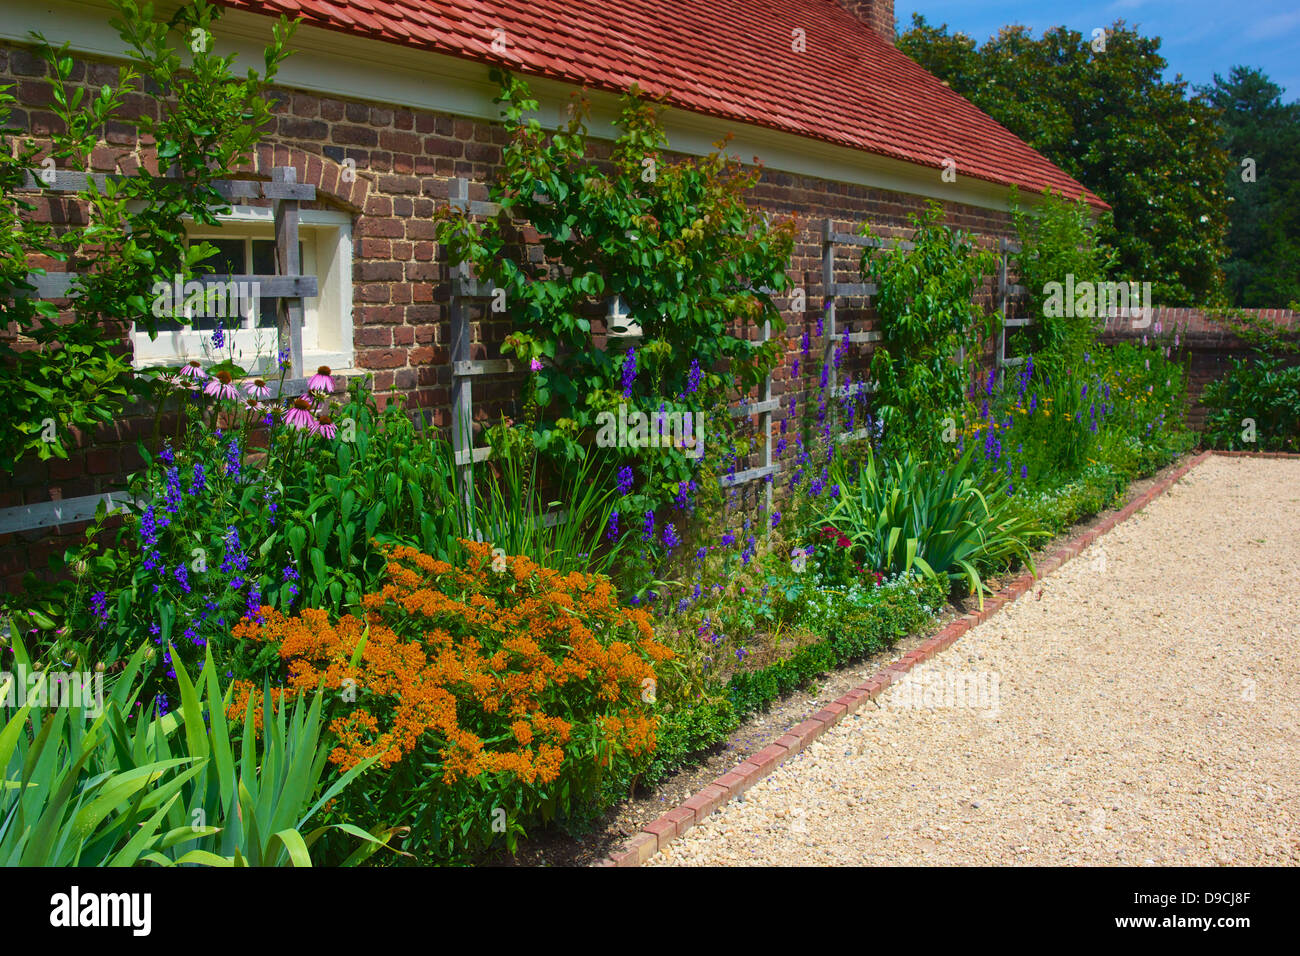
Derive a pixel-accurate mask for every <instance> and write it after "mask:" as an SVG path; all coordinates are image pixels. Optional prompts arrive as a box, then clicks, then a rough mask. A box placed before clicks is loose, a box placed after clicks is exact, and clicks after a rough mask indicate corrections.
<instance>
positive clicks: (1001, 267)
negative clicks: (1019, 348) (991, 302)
mask: <svg viewBox="0 0 1300 956" xmlns="http://www.w3.org/2000/svg"><path fill="white" fill-rule="evenodd" d="M1020 248H1021V247H1020V243H1018V242H1014V241H1012V240H1010V239H1008V238H1007V237H1006V236H1003V237H1002V238H1001V239H999V240H998V311H999V312H1000V313H1001V314H1002V327H1001V328H1000V329H999V330H998V344H997V351H996V352H995V353H994V360H995V361H996V362H997V369H998V376H999V377H1001V376H1003V375H1004V374H1005V370H1006V369H1008V368H1011V367H1014V366H1017V365H1023V364H1025V357H1024V356H1023V355H1020V356H1016V357H1015V358H1007V329H1008V328H1013V329H1014V328H1023V327H1024V326H1026V325H1029V324H1031V323H1032V322H1033V320H1032V319H1030V318H1018V319H1011V318H1008V317H1007V302H1008V300H1009V299H1010V298H1011V296H1013V295H1023V294H1024V293H1025V292H1027V291H1029V290H1028V289H1026V288H1025V287H1024V286H1023V285H1012V284H1010V283H1009V282H1007V261H1008V259H1009V258H1010V254H1011V253H1013V252H1019V251H1020Z"/></svg>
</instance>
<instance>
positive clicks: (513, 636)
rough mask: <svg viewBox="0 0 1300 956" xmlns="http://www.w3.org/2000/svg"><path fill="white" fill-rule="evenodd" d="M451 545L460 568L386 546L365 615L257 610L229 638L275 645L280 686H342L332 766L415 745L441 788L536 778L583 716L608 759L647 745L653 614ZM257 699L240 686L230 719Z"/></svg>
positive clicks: (544, 779) (654, 656)
mask: <svg viewBox="0 0 1300 956" xmlns="http://www.w3.org/2000/svg"><path fill="white" fill-rule="evenodd" d="M460 544H461V546H462V547H463V548H464V549H465V552H466V553H467V555H468V558H467V560H466V562H465V566H464V567H456V566H453V565H451V564H448V563H446V562H444V561H438V560H435V559H434V558H432V557H430V556H429V555H426V554H421V553H420V552H418V551H416V550H415V549H413V548H407V547H397V548H388V549H386V556H387V558H388V568H387V583H385V584H384V585H383V586H382V588H381V589H380V590H379V591H377V592H375V593H372V594H368V595H366V596H365V597H364V598H363V599H362V608H363V611H364V618H362V617H354V616H350V615H349V616H344V617H341V618H339V619H338V620H337V621H331V620H330V619H329V615H328V614H326V613H325V612H324V611H319V610H311V609H307V610H304V611H303V612H302V613H301V614H299V615H295V616H293V617H286V616H284V615H283V614H280V613H279V612H277V611H275V610H274V609H272V608H270V607H264V608H262V622H261V623H257V622H254V621H249V620H245V621H242V622H241V623H240V624H239V625H238V626H237V627H236V628H235V631H234V634H235V636H236V637H237V638H240V639H242V640H250V641H267V642H272V643H274V644H276V645H278V649H279V654H280V656H281V658H283V659H284V660H285V661H286V662H287V666H288V679H287V681H286V687H285V690H286V691H288V692H291V693H297V692H298V691H301V690H306V691H311V690H314V689H315V688H316V687H318V686H319V685H320V683H321V681H322V680H323V681H324V684H325V686H326V687H327V688H333V689H337V690H339V691H341V692H342V693H341V697H342V700H343V702H344V703H342V704H341V705H340V706H341V707H343V708H344V709H345V710H346V713H345V714H344V715H343V716H340V717H337V718H336V719H335V720H334V721H333V722H332V724H331V729H332V730H333V731H334V733H335V735H336V736H337V737H338V745H337V746H336V747H335V749H334V750H333V751H332V752H331V754H330V760H331V761H332V762H333V763H335V764H337V765H338V766H339V767H341V768H343V769H347V768H349V767H352V766H354V765H355V764H356V763H357V762H359V761H361V760H363V759H365V758H367V757H369V756H371V755H373V754H377V755H378V756H379V759H378V761H377V762H378V764H379V765H380V766H384V767H389V766H392V765H393V764H395V763H397V762H398V761H399V760H401V759H402V758H403V757H405V756H406V755H407V754H409V753H411V752H413V751H415V750H417V749H422V750H423V751H424V752H425V753H426V754H430V753H433V752H436V753H437V754H438V755H439V757H440V758H441V767H442V775H443V780H444V781H445V782H446V783H449V784H450V783H454V782H456V781H457V780H461V779H465V778H470V777H474V776H477V775H479V774H482V773H502V774H510V775H513V776H514V777H515V778H516V779H518V780H519V781H522V782H524V783H530V784H531V783H535V782H536V783H543V784H545V783H550V782H552V781H554V780H555V779H556V778H557V777H558V776H559V773H560V770H561V767H562V765H563V763H564V760H565V745H566V744H569V743H570V741H571V740H572V739H573V738H574V736H575V727H576V726H579V725H580V726H581V727H583V728H584V731H583V734H584V739H585V738H586V736H590V737H592V738H593V739H594V738H598V739H599V741H600V742H601V746H600V747H598V748H597V750H598V752H599V753H600V754H601V756H598V758H597V759H598V760H599V761H600V763H602V764H607V763H608V762H609V760H610V759H611V757H612V755H613V754H614V753H616V752H621V753H623V754H625V755H627V756H630V757H635V756H638V755H641V754H644V753H648V752H649V751H651V750H653V749H654V746H655V718H654V717H653V715H652V714H651V713H650V712H649V706H648V704H646V703H645V701H646V700H650V699H653V695H652V694H651V695H647V694H646V693H645V691H646V688H647V687H652V686H653V684H654V681H655V671H654V665H655V663H657V662H659V661H663V660H667V659H668V658H670V657H672V651H671V650H669V649H668V648H667V647H665V646H663V645H662V644H660V643H658V642H657V641H655V639H654V631H653V628H652V627H651V622H650V617H649V615H648V614H647V613H646V612H645V611H644V610H641V609H631V608H623V607H620V606H619V604H618V601H617V600H616V597H615V593H614V589H613V587H612V586H611V584H610V583H609V581H608V580H606V579H603V578H596V577H591V576H588V575H584V574H581V573H578V572H573V573H570V574H567V575H561V574H559V573H558V572H556V571H552V570H550V569H548V568H543V567H541V566H539V565H538V564H536V563H535V562H533V561H531V560H529V559H528V558H524V557H511V558H506V559H505V566H504V568H503V569H502V570H494V568H493V564H494V561H493V555H492V548H491V546H490V545H486V544H481V543H478V542H474V541H464V540H462V541H461V542H460ZM496 566H497V568H501V564H500V563H499V559H498V562H497V565H496ZM257 693H259V692H258V690H257V689H256V688H255V687H253V686H251V685H249V684H246V683H240V684H237V685H236V693H235V695H234V699H233V700H232V703H231V713H232V715H234V714H235V713H236V711H237V712H238V714H239V715H241V716H242V714H243V712H244V708H245V707H246V706H247V701H248V698H249V695H250V694H257ZM258 719H259V720H260V713H259V717H258Z"/></svg>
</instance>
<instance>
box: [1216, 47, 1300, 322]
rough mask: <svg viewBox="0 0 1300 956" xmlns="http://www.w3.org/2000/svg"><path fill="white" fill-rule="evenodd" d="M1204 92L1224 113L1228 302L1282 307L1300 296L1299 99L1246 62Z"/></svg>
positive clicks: (1223, 143)
mask: <svg viewBox="0 0 1300 956" xmlns="http://www.w3.org/2000/svg"><path fill="white" fill-rule="evenodd" d="M1201 92H1202V93H1203V94H1204V95H1205V96H1206V98H1207V99H1208V100H1209V101H1210V102H1211V103H1213V104H1214V105H1215V106H1216V107H1217V108H1218V109H1220V110H1221V111H1222V113H1223V139H1222V146H1223V149H1224V151H1225V152H1226V153H1227V155H1228V164H1227V173H1226V184H1227V191H1228V196H1229V197H1230V199H1231V205H1230V206H1229V207H1228V211H1229V218H1230V225H1229V229H1228V252H1229V255H1228V260H1227V262H1226V263H1225V265H1224V272H1225V273H1226V276H1227V288H1228V296H1229V300H1230V301H1231V302H1232V304H1233V305H1237V306H1248V307H1258V308H1278V307H1280V306H1281V305H1282V304H1283V303H1285V302H1290V301H1292V300H1293V299H1296V298H1300V267H1298V266H1297V265H1296V263H1297V262H1300V100H1297V101H1293V102H1291V103H1285V104H1284V103H1283V102H1282V92H1283V91H1282V88H1281V87H1279V86H1278V85H1277V84H1275V83H1273V82H1271V81H1270V80H1269V79H1268V77H1267V76H1265V75H1264V73H1263V72H1261V71H1260V70H1257V69H1252V68H1250V67H1245V66H1234V67H1233V68H1232V72H1231V73H1230V74H1229V75H1228V78H1227V79H1226V80H1225V79H1224V78H1223V77H1221V76H1219V75H1218V74H1217V73H1216V74H1215V75H1214V82H1213V84H1211V85H1210V86H1207V87H1204V88H1203V89H1202V91H1201Z"/></svg>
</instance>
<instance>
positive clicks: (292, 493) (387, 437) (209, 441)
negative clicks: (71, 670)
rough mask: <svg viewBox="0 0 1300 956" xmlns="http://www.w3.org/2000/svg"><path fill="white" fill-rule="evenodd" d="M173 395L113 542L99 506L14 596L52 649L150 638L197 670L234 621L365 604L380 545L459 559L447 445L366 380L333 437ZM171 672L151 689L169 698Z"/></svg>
mask: <svg viewBox="0 0 1300 956" xmlns="http://www.w3.org/2000/svg"><path fill="white" fill-rule="evenodd" d="M179 402H180V410H181V413H182V426H181V433H180V439H179V441H178V442H177V443H176V444H175V445H173V444H172V443H171V442H170V441H169V442H168V443H167V444H165V445H164V446H163V448H162V449H161V451H160V452H159V454H157V455H152V454H150V453H149V452H148V451H147V450H146V449H144V448H143V446H142V447H141V454H142V455H143V457H144V459H145V468H144V469H143V470H142V471H141V472H139V473H137V474H135V475H133V476H131V479H130V482H129V489H130V492H131V496H132V499H133V501H134V502H135V504H134V506H133V514H132V515H130V516H129V518H128V520H127V521H126V522H125V523H124V524H123V525H122V526H121V527H120V529H119V530H118V532H117V535H116V538H115V540H114V541H113V543H111V544H105V543H104V542H103V541H102V540H101V536H100V534H99V532H100V531H101V530H102V528H103V522H104V521H105V519H106V515H105V514H104V513H103V512H102V510H101V512H100V514H99V516H98V518H97V520H96V522H95V523H94V524H92V525H91V527H90V528H88V529H87V532H86V542H85V544H84V545H83V546H82V547H80V548H77V549H73V550H71V551H69V552H68V554H67V555H66V557H65V560H64V562H63V567H64V569H65V570H70V571H71V572H72V574H71V575H70V576H69V577H68V578H66V579H64V580H62V581H61V582H60V583H59V584H58V585H56V586H55V587H54V588H53V589H51V588H49V587H42V586H41V585H40V584H39V583H38V582H37V581H35V580H34V579H31V580H30V581H29V584H28V586H27V588H26V593H25V594H22V595H15V596H14V598H13V599H11V600H10V601H8V602H6V603H9V604H10V605H11V606H13V607H14V609H15V610H16V611H19V612H25V611H26V610H29V609H32V608H35V609H38V610H40V611H41V613H42V615H43V621H44V624H48V627H46V628H45V630H46V634H45V640H46V641H48V642H49V643H50V644H51V648H50V655H51V656H52V657H59V658H61V657H63V656H65V655H67V654H73V655H75V656H77V657H79V658H81V659H83V660H87V661H94V662H101V661H102V662H106V663H109V664H111V663H113V662H114V661H115V660H118V659H119V658H120V657H121V656H123V655H125V654H129V653H130V648H132V647H134V646H135V644H136V643H137V642H138V641H139V639H140V638H141V637H142V636H143V635H145V634H152V635H154V636H155V637H156V638H157V640H158V642H159V643H160V645H161V646H164V647H165V646H167V645H168V644H169V643H174V644H175V645H176V646H177V648H178V649H179V651H178V654H179V657H180V659H181V660H182V661H185V662H188V663H189V664H190V665H191V666H197V664H198V663H199V662H200V661H201V660H202V658H203V654H204V650H203V648H204V646H209V647H211V648H212V650H213V651H214V653H215V656H216V659H217V661H218V663H219V664H220V665H221V667H222V669H223V670H224V669H225V668H227V667H228V666H232V665H234V657H233V648H232V642H231V638H230V629H231V627H233V626H234V624H235V623H236V622H237V621H238V620H239V619H240V618H241V617H243V616H244V615H245V614H249V613H256V611H257V609H258V608H259V607H261V606H263V605H270V606H272V607H277V608H280V609H282V610H289V609H291V608H294V607H299V606H306V607H327V608H333V609H341V608H344V607H355V606H357V605H358V604H359V602H360V600H361V597H362V595H364V594H365V593H366V592H367V591H369V590H371V589H373V587H374V585H375V583H376V582H377V581H379V580H380V578H381V577H382V576H383V572H384V568H385V564H386V562H385V560H384V557H383V555H382V554H381V553H380V552H379V551H378V550H377V549H376V548H375V546H374V543H375V542H378V543H379V544H381V545H382V544H395V543H402V544H410V545H413V546H417V547H421V548H424V549H425V550H427V551H429V552H430V553H434V554H437V555H439V556H440V557H443V558H452V557H453V556H454V555H455V554H457V551H456V544H455V540H456V537H457V535H458V534H460V533H461V532H462V529H463V528H464V526H465V516H464V514H463V509H462V508H459V507H458V499H457V497H456V495H455V493H454V469H453V466H452V463H451V449H450V447H449V446H448V445H447V444H446V442H443V441H441V440H440V439H438V438H437V437H436V436H434V435H432V434H430V433H428V432H427V430H426V429H425V428H424V427H423V425H422V424H417V423H416V422H415V421H413V420H412V418H411V416H410V415H409V414H408V413H407V411H406V410H405V409H404V407H403V406H402V403H401V402H400V401H397V400H393V401H390V402H389V403H388V404H387V405H386V406H385V408H384V410H383V411H382V412H380V411H378V410H377V408H376V404H375V399H374V396H373V394H372V393H371V392H370V391H369V389H368V388H367V387H366V383H365V382H364V381H357V382H354V383H353V385H352V391H351V393H350V396H349V398H348V401H347V402H346V403H345V404H343V405H341V406H339V407H338V409H337V411H336V415H337V419H336V420H337V421H339V423H340V426H339V427H340V433H339V434H338V435H337V436H336V437H335V438H334V439H328V438H325V437H324V436H322V435H315V434H311V433H310V432H309V431H308V430H307V429H297V428H294V427H292V426H290V425H287V424H284V423H282V422H276V423H274V424H272V425H271V426H269V427H267V426H265V425H264V417H265V416H266V415H267V414H269V412H268V410H266V409H247V408H245V407H244V404H243V403H242V402H240V401H234V400H220V399H216V400H214V399H202V400H201V399H200V398H199V393H197V392H185V391H181V392H180V393H179ZM325 417H328V416H325ZM263 440H264V441H266V445H265V446H263V445H262V444H260V442H261V441H263ZM60 629H61V630H60ZM164 663H171V662H170V661H166V662H164ZM261 663H263V664H264V663H265V661H263V662H261ZM235 666H239V667H240V668H241V669H240V675H241V676H253V677H256V678H257V679H259V680H260V673H248V672H246V671H245V670H243V666H242V665H235ZM165 670H166V669H165V668H160V672H159V674H158V675H156V681H157V682H158V683H151V684H150V689H151V690H157V691H160V692H162V693H164V694H167V695H169V696H170V697H171V700H172V701H173V702H175V700H176V697H175V694H176V692H177V689H178V688H177V684H176V680H177V678H176V677H171V676H167V675H166V674H165V673H163V671H165Z"/></svg>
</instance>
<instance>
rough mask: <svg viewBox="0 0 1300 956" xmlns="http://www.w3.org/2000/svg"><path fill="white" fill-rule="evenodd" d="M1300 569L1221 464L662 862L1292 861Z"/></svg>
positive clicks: (1296, 483) (1293, 486) (1282, 484)
mask: <svg viewBox="0 0 1300 956" xmlns="http://www.w3.org/2000/svg"><path fill="white" fill-rule="evenodd" d="M1297 567H1300V461H1295V460H1276V459H1250V458H1220V457H1214V458H1211V459H1209V460H1208V461H1206V462H1205V463H1203V464H1201V465H1200V466H1198V467H1197V468H1196V469H1194V470H1193V471H1192V472H1191V473H1190V474H1189V475H1188V476H1187V477H1186V478H1184V479H1183V480H1182V481H1181V482H1179V483H1178V484H1177V485H1175V486H1174V487H1173V488H1171V489H1170V490H1169V492H1167V493H1166V494H1165V495H1163V496H1161V497H1160V498H1158V499H1156V500H1155V501H1154V502H1152V503H1151V504H1150V505H1149V506H1148V507H1147V508H1146V509H1145V510H1144V511H1143V512H1141V513H1139V514H1138V515H1135V516H1134V517H1133V518H1131V519H1130V520H1129V521H1127V522H1125V523H1123V524H1121V525H1119V526H1118V527H1117V528H1116V529H1115V530H1114V531H1112V532H1111V533H1110V534H1108V535H1105V536H1104V537H1102V538H1101V539H1099V540H1098V541H1097V542H1096V543H1095V544H1093V546H1092V547H1090V548H1089V549H1088V550H1086V551H1084V552H1083V553H1082V554H1081V555H1080V556H1079V557H1077V558H1075V559H1074V560H1073V561H1071V562H1069V563H1068V564H1066V565H1065V566H1064V567H1062V568H1061V569H1060V570H1058V571H1057V572H1056V573H1054V574H1052V575H1051V576H1050V577H1048V578H1046V579H1044V580H1043V581H1042V582H1041V583H1040V585H1039V586H1038V587H1036V588H1035V590H1034V591H1033V592H1031V593H1030V594H1027V595H1025V596H1024V597H1022V598H1021V599H1020V600H1019V601H1017V602H1015V603H1014V604H1011V605H1009V606H1007V607H1006V608H1004V609H1003V610H1002V611H1001V612H1000V613H999V614H997V615H995V616H994V617H993V618H992V619H990V620H989V621H987V622H986V623H984V624H982V625H980V626H978V627H976V628H974V629H972V630H971V631H970V632H968V633H967V634H966V635H965V636H963V637H962V638H961V639H960V640H959V641H958V642H957V643H956V644H955V645H953V646H952V647H951V648H949V649H948V650H947V651H945V652H943V653H942V654H940V655H938V656H937V657H936V658H934V659H933V660H931V661H930V662H928V664H927V665H925V666H924V667H923V668H922V671H923V672H924V675H925V676H923V677H922V678H921V679H920V680H919V681H913V682H911V683H910V684H904V685H902V686H901V687H895V688H891V689H890V690H889V691H886V693H885V694H884V695H882V697H881V698H880V699H879V705H876V704H868V705H866V706H865V707H864V708H863V709H862V710H860V711H859V712H858V713H857V714H856V715H854V716H852V717H849V718H847V719H846V720H844V721H842V722H841V723H840V724H838V725H836V726H835V727H833V728H832V729H830V730H829V731H827V733H826V734H825V735H824V736H823V737H822V738H820V739H819V740H818V741H817V742H816V743H814V744H813V745H812V746H811V747H810V748H809V749H808V750H806V751H805V752H804V753H802V754H800V755H798V756H797V757H795V758H793V759H791V760H790V761H788V762H787V763H786V764H785V765H783V766H782V767H781V768H779V769H778V770H777V771H776V772H775V773H774V774H772V775H771V776H769V777H768V778H766V779H765V780H763V781H761V782H760V783H759V784H757V785H756V786H755V787H753V788H752V789H751V790H750V791H749V792H748V793H747V794H745V796H744V798H743V800H742V801H736V802H732V803H730V804H728V805H727V806H726V807H724V808H723V809H722V810H720V811H718V812H716V813H714V814H713V815H712V816H710V817H709V818H708V819H707V820H705V821H704V822H703V823H701V824H700V825H699V826H697V827H695V828H694V829H693V830H691V831H689V832H688V833H687V834H686V835H685V836H684V837H682V838H681V839H679V840H677V841H675V842H674V843H672V844H670V845H669V846H668V847H667V848H666V849H665V850H664V852H662V853H660V854H659V855H658V856H656V857H655V858H654V859H653V860H652V861H650V865H652V866H664V865H737V864H740V865H746V864H750V865H752V864H759V865H809V864H812V865H827V864H850V865H854V864H920V865H926V864H929V865H935V864H938V865H950V864H958V865H960V864H1020V865H1062V864H1065V865H1070V864H1085V865H1162V866H1163V865H1223V864H1238V865H1244V864H1265V865H1269V864H1272V865H1296V864H1297V863H1300V834H1298V831H1297V826H1296V823H1297V817H1298V816H1300V651H1298V650H1297V648H1298V647H1300V610H1298V609H1297V605H1296V603H1295V587H1296V583H1297V580H1298V579H1300V575H1298V574H1297Z"/></svg>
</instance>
